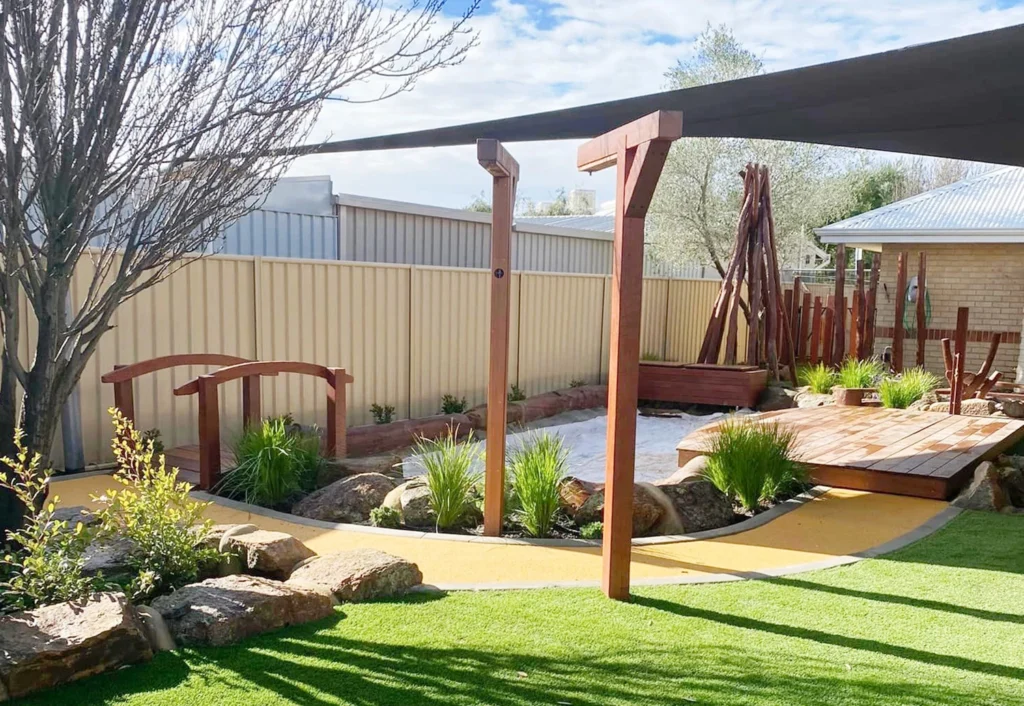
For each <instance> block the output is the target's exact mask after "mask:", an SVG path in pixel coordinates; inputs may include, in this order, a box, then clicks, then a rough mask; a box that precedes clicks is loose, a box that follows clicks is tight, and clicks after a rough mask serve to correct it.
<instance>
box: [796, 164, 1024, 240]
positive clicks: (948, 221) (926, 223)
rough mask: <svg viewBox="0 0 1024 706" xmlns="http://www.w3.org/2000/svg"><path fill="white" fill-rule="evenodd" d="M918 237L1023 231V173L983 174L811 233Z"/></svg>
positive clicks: (836, 236) (1010, 169) (1015, 169)
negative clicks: (909, 234) (911, 234)
mask: <svg viewBox="0 0 1024 706" xmlns="http://www.w3.org/2000/svg"><path fill="white" fill-rule="evenodd" d="M920 231H925V232H934V233H941V232H943V231H946V232H949V231H957V232H965V231H1024V169H1021V168H1019V167H1006V168H1003V169H996V170H993V171H990V172H986V173H984V174H981V175H979V176H976V177H971V178H969V179H964V180H962V181H958V182H956V183H954V184H950V185H948V186H943V187H941V188H938V189H933V190H932V191H928V192H925V193H923V194H918V195H917V196H912V197H910V198H908V199H903V200H902V201H897V202H896V203H892V204H889V205H888V206H883V207H882V208H876V209H875V210H874V211H868V212H867V213H862V214H860V215H859V216H854V217H853V218H848V219H846V220H844V221H839V222H838V223H833V224H832V225H829V226H825V227H824V228H818V229H817V230H816V231H815V232H816V233H817V234H818V235H819V236H821V237H822V238H823V239H824V240H826V241H827V242H838V241H841V240H843V239H848V236H850V235H858V234H865V235H867V234H879V233H886V232H920Z"/></svg>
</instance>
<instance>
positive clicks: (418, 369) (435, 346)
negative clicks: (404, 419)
mask: <svg viewBox="0 0 1024 706" xmlns="http://www.w3.org/2000/svg"><path fill="white" fill-rule="evenodd" d="M489 285H490V273H488V272H487V271H486V270H454V269H425V268H419V267H417V268H413V270H412V311H411V314H412V315H411V317H410V324H411V326H412V335H411V336H410V338H409V341H410V346H411V352H410V356H409V358H410V380H409V383H410V394H409V397H410V401H411V405H412V416H413V417H425V416H427V415H430V414H436V413H438V412H440V410H441V396H442V395H444V394H451V395H455V396H456V397H459V398H461V397H465V398H466V401H467V403H468V404H469V405H470V406H473V405H476V404H480V403H482V402H484V401H486V397H487V351H488V331H489V326H488V312H489V304H488V300H489Z"/></svg>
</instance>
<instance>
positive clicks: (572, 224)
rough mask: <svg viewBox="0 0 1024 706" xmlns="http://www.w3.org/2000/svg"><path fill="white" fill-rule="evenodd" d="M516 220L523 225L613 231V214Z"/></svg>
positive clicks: (518, 217)
mask: <svg viewBox="0 0 1024 706" xmlns="http://www.w3.org/2000/svg"><path fill="white" fill-rule="evenodd" d="M516 222H517V223H522V224H523V225H539V226H557V227H559V228H579V229H581V230H593V231H597V232H599V233H614V232H615V216H517V217H516Z"/></svg>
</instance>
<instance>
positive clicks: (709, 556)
mask: <svg viewBox="0 0 1024 706" xmlns="http://www.w3.org/2000/svg"><path fill="white" fill-rule="evenodd" d="M108 487H113V484H112V482H111V480H110V478H109V477H108V476H101V475H97V476H90V477H85V478H77V479H69V480H62V481H58V482H55V483H54V485H53V492H52V494H53V495H57V496H59V497H60V505H62V506H71V505H94V503H92V501H91V499H90V496H91V495H99V494H101V493H102V492H103V491H104V490H105V489H106V488H108ZM947 507H948V506H947V504H946V503H944V502H939V501H935V500H924V499H921V498H910V497H902V496H897V495H882V494H876V493H866V492H860V491H854V490H841V489H832V490H828V491H827V492H825V493H824V494H823V495H821V496H819V497H817V498H815V499H813V500H810V501H808V502H807V503H805V504H804V505H802V506H800V507H798V508H797V509H795V510H793V511H791V512H788V513H786V514H784V515H782V516H780V517H777V518H775V519H774V520H772V521H771V522H768V523H767V524H765V525H762V526H760V527H756V528H753V529H750V530H747V531H744V532H740V533H738V534H734V535H730V536H726V537H719V538H715V539H706V540H694V541H685V542H672V543H667V544H655V545H645V546H634V547H633V560H632V578H633V580H634V581H638V582H641V583H643V582H648V581H650V582H661V581H666V582H671V581H673V580H700V579H701V578H702V577H703V578H711V575H713V574H757V573H759V572H771V571H778V570H781V569H784V568H785V567H794V566H801V565H806V564H814V563H823V562H824V563H827V562H829V561H830V560H836V559H840V558H843V557H848V556H850V555H856V554H859V553H862V552H866V551H868V550H871V549H873V548H875V547H878V546H880V545H883V544H886V543H888V542H892V541H893V540H896V539H898V538H900V537H903V535H906V534H908V533H910V532H912V531H914V530H917V529H918V528H920V527H921V525H924V524H925V523H927V522H929V520H933V519H935V518H937V516H938V515H939V514H940V513H942V512H943V511H944V510H945V509H946V508H947ZM206 514H207V516H208V517H209V518H211V519H212V520H214V521H215V522H217V523H252V524H254V525H257V526H259V527H260V528H262V529H268V530H277V531H281V532H287V533H289V534H291V535H294V536H295V537H298V538H299V539H301V540H302V541H303V542H305V543H306V544H307V545H308V546H309V547H310V548H311V549H313V550H314V551H315V552H317V553H319V554H325V553H329V552H333V551H339V550H342V549H351V548H355V547H371V548H375V549H380V550H382V551H386V552H390V553H392V554H396V555H398V556H401V557H404V558H406V559H409V560H410V561H414V562H416V564H418V565H419V567H420V569H421V570H422V572H423V581H424V583H425V584H433V585H437V586H441V587H448V588H458V587H478V588H487V587H498V586H496V584H497V585H501V586H509V585H513V586H519V585H524V586H525V585H538V584H564V583H570V582H586V583H593V582H597V581H599V580H600V577H601V555H600V549H599V548H597V547H551V546H536V545H533V546H531V545H522V544H519V545H517V544H507V543H489V542H474V541H459V540H441V539H422V538H417V537H415V536H400V535H398V534H375V533H367V532H359V531H351V530H343V529H320V528H317V527H310V526H308V525H302V524H295V523H292V522H285V521H282V520H278V519H275V518H269V517H264V516H261V515H254V514H250V513H248V512H245V511H240V510H236V509H233V508H228V507H223V506H220V505H211V506H210V507H209V508H208V510H207V513H206Z"/></svg>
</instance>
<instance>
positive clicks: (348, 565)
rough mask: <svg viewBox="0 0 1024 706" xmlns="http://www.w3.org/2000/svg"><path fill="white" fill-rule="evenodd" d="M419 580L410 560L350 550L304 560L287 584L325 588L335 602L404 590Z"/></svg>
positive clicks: (421, 575) (420, 578) (383, 553)
mask: <svg viewBox="0 0 1024 706" xmlns="http://www.w3.org/2000/svg"><path fill="white" fill-rule="evenodd" d="M422 581H423V574H421V573H420V570H419V568H418V567H417V566H416V565H415V564H413V563H412V562H409V561H406V560H405V559H402V558H400V557H397V556H393V555H391V554H387V553H385V552H381V551H378V550H376V549H350V550H348V551H344V552H338V553H337V554H326V555H324V556H318V557H316V558H314V559H312V560H310V561H308V562H306V563H305V564H303V566H302V567H300V568H298V569H296V570H295V571H294V572H293V573H292V577H291V578H290V579H288V584H287V585H289V586H308V587H311V588H317V589H320V590H325V591H328V592H330V593H331V594H332V595H333V596H334V597H335V598H336V599H337V600H338V601H345V602H352V603H354V602H356V601H365V600H369V599H371V598H385V597H389V596H395V595H398V594H401V593H405V592H406V591H408V590H409V589H410V588H412V587H413V586H417V585H419V584H420V583H421V582H422Z"/></svg>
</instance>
